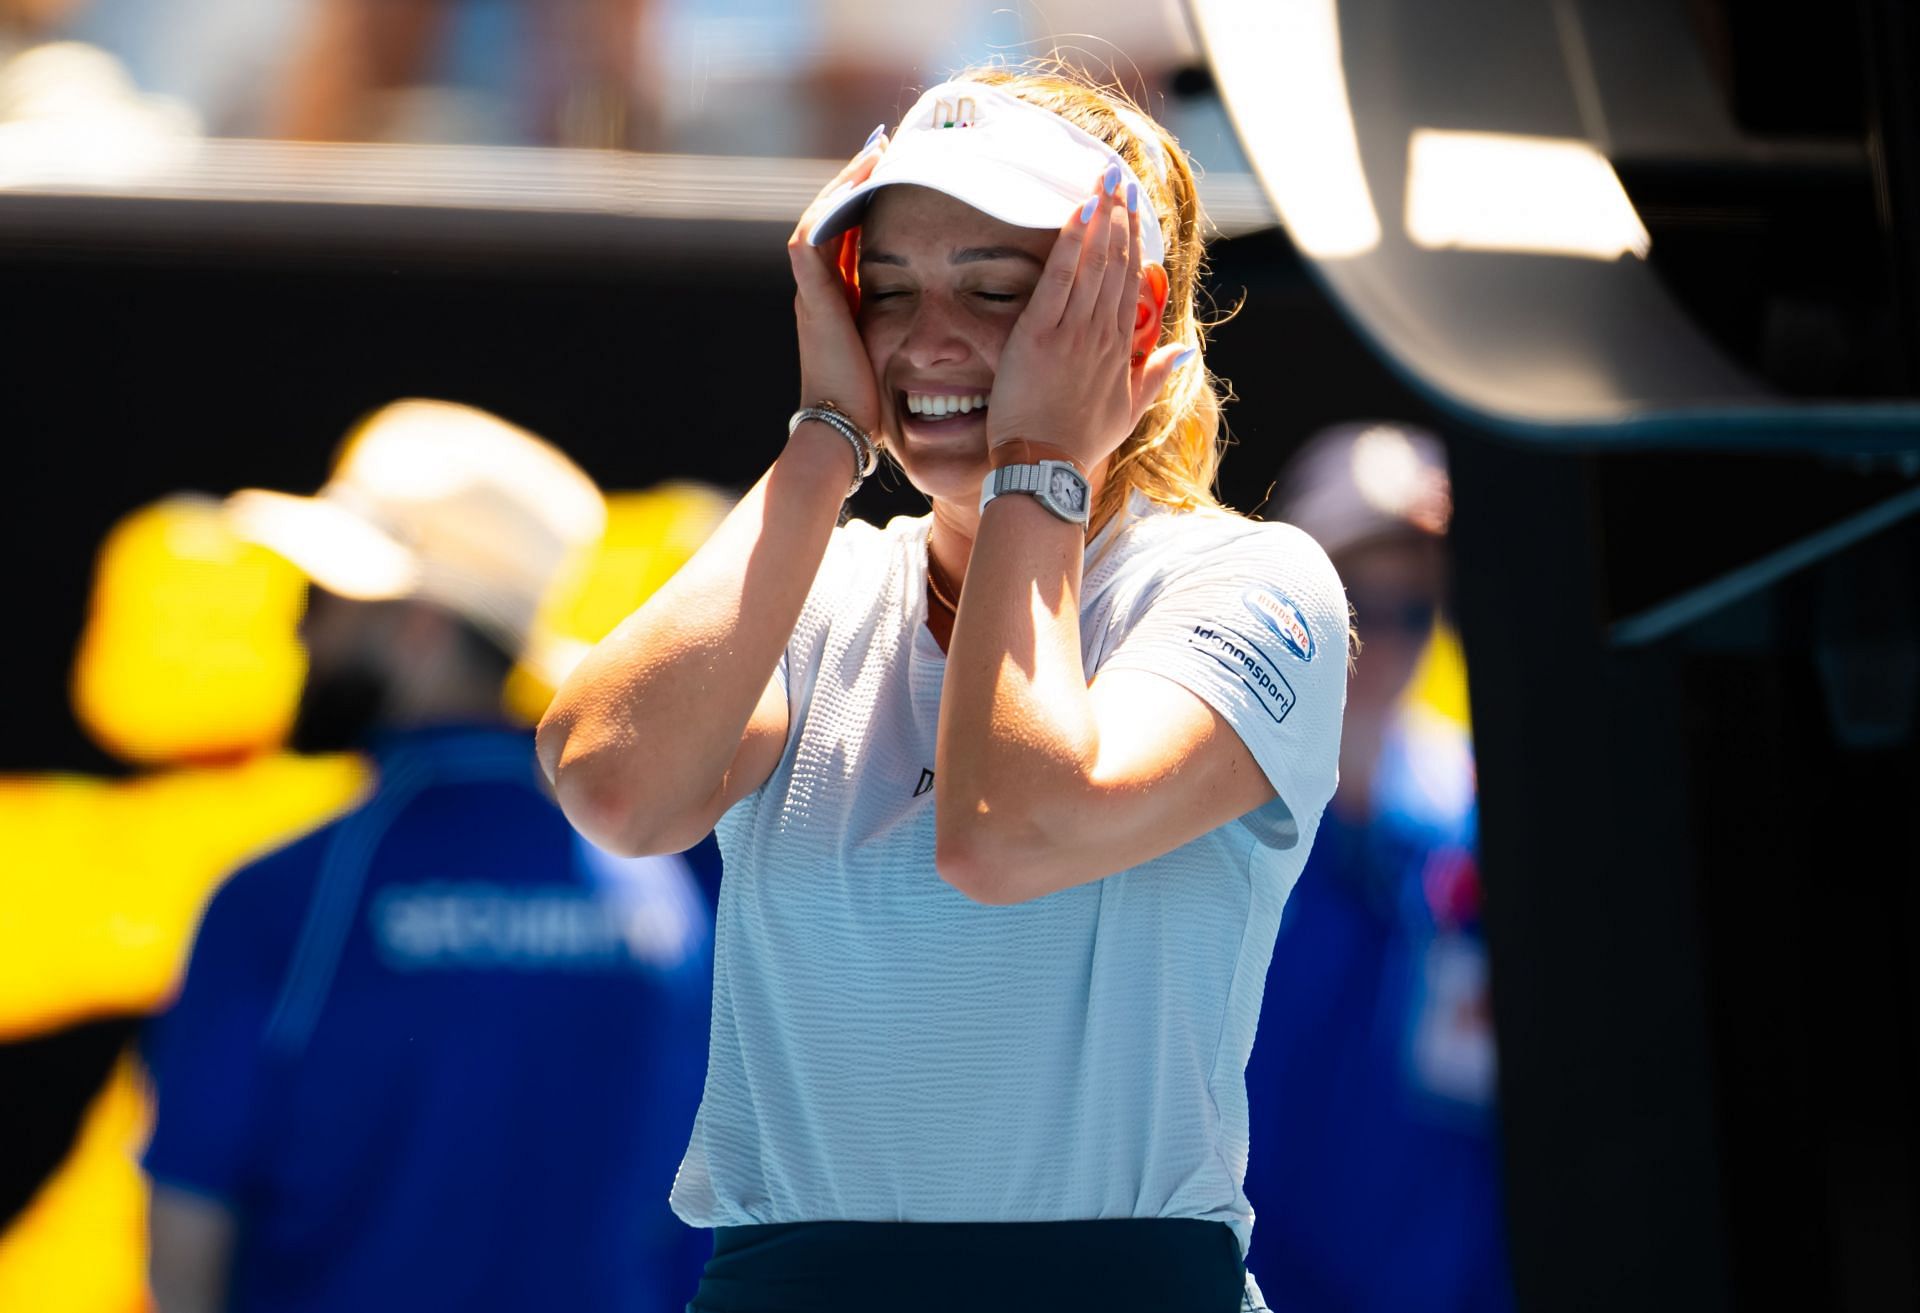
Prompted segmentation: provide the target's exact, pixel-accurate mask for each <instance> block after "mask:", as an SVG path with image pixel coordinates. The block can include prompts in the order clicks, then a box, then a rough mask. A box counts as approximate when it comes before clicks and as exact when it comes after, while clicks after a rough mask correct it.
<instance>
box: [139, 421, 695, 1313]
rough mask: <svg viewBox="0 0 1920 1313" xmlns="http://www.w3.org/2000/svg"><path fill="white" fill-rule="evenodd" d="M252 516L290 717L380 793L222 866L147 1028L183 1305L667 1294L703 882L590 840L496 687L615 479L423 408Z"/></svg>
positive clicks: (684, 1270) (677, 1242) (513, 1301)
mask: <svg viewBox="0 0 1920 1313" xmlns="http://www.w3.org/2000/svg"><path fill="white" fill-rule="evenodd" d="M228 507H229V515H230V518H231V521H232V523H233V524H234V526H235V527H236V528H237V530H238V531H239V532H240V533H241V534H242V535H243V536H244V537H246V538H248V539H251V540H252V541H254V542H257V543H260V544H263V545H265V546H268V547H270V548H271V549H272V550H274V551H275V552H278V553H280V554H282V555H284V556H285V557H286V558H287V559H288V560H290V561H292V562H293V563H294V564H296V565H297V566H299V567H300V568H301V569H302V570H303V571H305V573H306V574H307V576H308V577H309V578H310V580H311V581H312V587H311V591H310V604H309V609H308V613H307V616H306V618H305V620H304V621H303V624H302V637H303V640H304V642H305V645H306V648H307V654H308V671H307V678H306V687H305V690H304V693H303V696H302V700H301V704H300V708H299V711H298V713H297V714H296V717H295V724H294V738H295V740H296V743H297V744H298V745H300V746H304V747H320V746H354V747H358V748H362V749H364V750H366V751H367V752H368V753H369V754H370V755H371V757H372V759H373V764H374V779H375V784H374V788H373V790H372V792H371V795H370V796H369V797H367V798H366V799H365V800H364V802H363V803H362V804H361V805H360V806H358V807H356V808H355V809H353V810H351V811H349V812H348V813H347V814H346V815H344V816H342V817H341V818H340V819H338V820H337V821H335V822H333V823H332V824H330V825H327V826H325V827H323V828H321V829H319V830H317V831H315V832H313V833H312V834H310V835H308V836H306V837H304V838H302V839H300V840H298V841H296V842H294V843H293V844H291V845H289V846H287V847H284V848H282V849H280V850H279V851H277V852H274V853H272V854H270V855H268V856H266V857H263V858H261V859H260V860H258V861H256V862H254V863H252V864H251V865H249V866H247V867H245V868H244V869H242V870H241V871H240V872H238V873H237V874H235V875H234V876H233V877H232V878H230V879H229V880H228V881H227V882H226V883H225V884H224V885H223V886H222V887H221V889H220V890H219V892H218V893H217V894H216V895H215V896H214V898H213V900H212V902H211V903H210V904H209V905H208V907H207V910H206V912H205V914H204V916H203V918H202V920H201V923H200V928H199V933H198V935H197V937H196V939H195V943H194V949H193V954H192V959H191V961H190V963H189V966H188V970H187V975H186V981H185V983H184V985H183V986H182V989H181V992H180V996H179V998H178V1000H177V1001H176V1002H175V1003H174V1004H173V1006H172V1008H171V1009H170V1010H169V1011H168V1012H167V1013H166V1014H165V1015H164V1016H162V1017H161V1018H160V1019H159V1021H157V1022H156V1023H155V1024H154V1026H153V1027H152V1028H151V1032H150V1034H149V1036H148V1038H147V1043H146V1051H147V1054H148V1057H149V1061H150V1065H151V1068H152V1072H153V1078H154V1087H155V1090H156V1115H155V1121H154V1131H153V1136H152V1141H151V1143H150V1145H149V1146H148V1149H147V1152H146V1155H145V1160H144V1162H145V1167H146V1169H147V1171H148V1173H149V1175H150V1176H151V1177H152V1179H153V1182H154V1196H153V1209H152V1275H153V1288H154V1294H155V1298H156V1301H157V1303H158V1305H159V1307H160V1309H161V1310H162V1313H203V1311H206V1310H215V1309H219V1310H227V1311H228V1313H247V1310H255V1309H285V1308H292V1307H311V1308H460V1309H471V1310H500V1311H501V1313H507V1311H508V1310H525V1309H529V1308H622V1309H631V1310H646V1311H649V1313H665V1311H666V1310H670V1309H672V1310H677V1309H678V1308H680V1307H681V1306H682V1305H683V1304H684V1301H685V1298H686V1296H687V1294H688V1293H689V1291H690V1289H691V1286H692V1284H693V1281H694V1278H695V1275H696V1274H697V1271H698V1264H699V1257H700V1250H701V1248H702V1247H703V1246H702V1240H701V1237H700V1236H699V1234H698V1233H697V1232H695V1231H693V1230H691V1229H690V1228H688V1227H685V1226H683V1225H681V1224H680V1223H679V1222H678V1221H676V1220H675V1219H674V1218H673V1217H672V1215H671V1213H670V1212H669V1211H668V1209H667V1207H666V1194H667V1190H668V1188H669V1186H670V1184H671V1182H672V1179H673V1166H674V1163H675V1161H676V1159H677V1155H678V1150H679V1148H680V1137H679V1132H678V1128H679V1127H681V1126H683V1125H684V1124H685V1119H686V1118H688V1117H690V1116H691V1114H692V1109H693V1106H694V1103H695V1102H696V1099H697V1094H698V1089H699V1077H700V1069H701V1062H702V1056H703V1052H704V1041H705V1034H706V1021H707V998H708V988H709V987H708V982H707V970H708V967H707V962H708V957H707V955H708V945H709V942H710V935H711V926H710V921H709V918H708V914H707V911H706V905H705V903H704V901H703V899H702V896H701V894H700V892H699V889H698V886H697V884H696V882H695V880H694V876H693V873H692V872H691V870H690V869H689V868H688V866H687V864H686V862H685V861H684V860H682V859H681V858H679V857H677V856H658V857H652V858H646V859H641V860H637V861H635V860H626V859H617V858H613V857H609V856H608V855H607V854H605V853H603V852H600V851H599V850H597V849H594V848H593V847H591V846H590V845H588V844H587V843H585V842H584V841H583V840H581V839H580V838H579V836H578V835H576V834H575V833H574V832H573V831H572V830H571V829H570V828H569V827H568V825H567V823H566V821H565V819H564V818H563V817H562V816H561V815H560V812H559V810H558V809H557V808H556V807H555V806H554V804H553V800H552V798H551V797H550V795H549V794H548V792H547V791H546V788H545V785H544V781H542V780H541V778H540V775H539V771H538V769H537V767H536V764H535V761H534V756H533V743H532V737H531V735H530V734H529V733H528V732H527V731H526V730H525V729H524V728H522V727H520V726H516V725H513V724H510V723H508V721H507V719H506V716H505V714H504V712H503V710H502V686H503V683H504V681H505V679H506V677H507V675H508V673H509V670H510V669H511V667H512V665H513V663H514V662H515V660H517V659H518V660H528V661H532V662H535V663H543V662H545V663H557V662H561V661H563V660H564V656H565V654H564V652H553V651H549V650H547V649H545V648H544V647H543V646H542V644H541V643H540V642H539V641H538V640H536V639H535V637H534V635H535V633H536V632H537V629H538V626H537V625H536V619H537V617H538V616H539V614H540V611H541V607H542V604H543V599H544V598H545V596H546V595H547V593H548V592H549V590H550V589H551V588H552V587H553V586H554V585H555V583H556V582H557V581H559V580H561V579H562V578H563V577H564V576H565V575H566V573H567V572H568V571H569V570H570V569H572V568H574V564H575V562H577V561H579V560H580V558H581V556H582V553H583V552H584V551H585V550H586V549H587V548H589V547H591V546H592V545H593V544H594V542H595V541H596V540H597V539H598V537H599V535H600V531H601V527H602V525H603V523H604V518H605V507H604V503H603V501H602V499H601V496H600V493H599V491H598V489H596V488H595V487H594V485H593V483H592V481H591V480H590V479H588V478H587V476H586V475H585V474H584V473H582V472H581V471H580V470H579V469H578V468H577V467H576V466H574V464H573V463H572V462H571V461H569V460H568V459H567V458H566V457H565V456H563V455H562V454H561V453H560V452H559V451H557V450H556V449H555V448H553V447H551V446H549V445H548V444H546V443H544V442H542V441H540V440H539V439H537V438H535V437H534V436H533V435H531V434H529V433H527V432H526V431H524V430H522V429H520V428H517V427H515V426H514V425H511V424H509V423H507V422H505V421H504V420H501V419H498V418H496V417H494V416H492V415H489V414H486V413H484V412H482V411H478V410H474V409H472V408H469V407H465V406H457V405H452V404H448V403H445V402H433V401H403V402H399V403H396V404H394V405H392V406H389V407H387V408H385V409H383V410H381V411H379V412H377V413H376V414H374V415H373V416H371V417H370V418H369V419H367V420H366V421H365V422H364V423H363V424H362V425H361V426H360V428H359V429H358V430H357V431H356V432H355V433H354V434H353V435H351V436H350V437H349V439H348V441H347V444H346V446H345V449H344V451H343V453H342V455H341V457H340V460H339V462H338V465H337V467H336V470H335V472H334V475H333V477H332V478H331V479H330V480H329V482H328V483H327V485H326V486H325V487H324V488H323V489H321V491H320V492H319V493H318V494H317V495H316V496H313V497H295V496H288V495H285V494H281V493H273V492H263V491H252V490H250V491H246V492H241V493H237V494H235V495H234V496H233V498H231V500H230V501H229V503H228ZM548 669H549V673H550V674H551V675H553V676H555V677H557V676H558V675H559V674H560V673H563V671H560V670H557V669H553V668H552V665H549V667H548Z"/></svg>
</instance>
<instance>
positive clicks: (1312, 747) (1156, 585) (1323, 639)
mask: <svg viewBox="0 0 1920 1313" xmlns="http://www.w3.org/2000/svg"><path fill="white" fill-rule="evenodd" d="M1196 528H1198V526H1196ZM1138 596H1139V601H1138V602H1137V603H1135V604H1134V605H1133V606H1131V607H1130V608H1128V610H1129V614H1128V615H1127V616H1126V617H1124V619H1122V621H1121V623H1122V624H1123V625H1124V633H1123V634H1121V635H1120V636H1119V638H1118V640H1117V642H1115V643H1114V644H1113V645H1112V646H1110V647H1109V649H1108V655H1107V658H1106V659H1105V660H1104V661H1103V662H1101V664H1100V667H1099V671H1097V672H1096V674H1098V673H1104V672H1106V671H1109V670H1122V669H1127V670H1144V671H1147V672H1149V673H1152V674H1155V675H1159V676H1161V677H1162V678H1165V679H1170V680H1172V681H1173V682H1175V683H1177V684H1179V685H1181V686H1182V687H1183V688H1185V689H1187V690H1188V691H1189V692H1191V693H1193V694H1194V695H1195V696H1197V697H1198V698H1200V700H1201V701H1203V702H1205V703H1206V704H1207V705H1208V706H1210V707H1212V708H1213V709H1214V710H1215V711H1217V712H1218V713H1220V715H1221V717H1222V718H1223V719H1225V720H1226V722H1227V723H1228V724H1229V725H1231V726H1232V727H1233V730H1234V732H1235V733H1236V734H1238V735H1239V736H1240V739H1241V741H1242V742H1243V743H1245V744H1246V745H1247V748H1248V750H1249V751H1250V752H1252V754H1253V757H1254V760H1255V761H1257V762H1258V763H1259V764H1260V768H1261V770H1263V771H1264V772H1266V776H1267V779H1268V780H1269V781H1270V782H1271V783H1272V785H1273V788H1274V792H1275V793H1276V794H1278V795H1279V796H1278V798H1277V799H1276V800H1275V801H1274V802H1272V803H1269V804H1267V805H1266V806H1265V807H1262V808H1260V809H1259V810H1257V811H1255V812H1252V813H1250V814H1249V815H1248V816H1247V817H1245V818H1244V821H1245V823H1246V825H1247V826H1248V827H1249V828H1250V829H1251V830H1252V831H1253V833H1254V835H1255V837H1256V838H1257V839H1259V841H1260V842H1261V843H1263V844H1265V845H1267V846H1268V847H1272V848H1283V849H1284V848H1291V847H1293V846H1294V845H1295V844H1296V843H1298V842H1299V841H1300V838H1301V836H1302V835H1303V834H1306V835H1311V833H1312V831H1313V828H1314V826H1315V824H1316V823H1317V821H1318V818H1319V816H1320V813H1321V812H1322V810H1324V809H1325V807H1326V805H1327V802H1328V800H1329V799H1331V798H1332V797H1333V790H1334V785H1335V784H1336V783H1337V782H1338V779H1339V759H1340V721H1341V715H1342V713H1343V712H1344V710H1345V707H1346V693H1347V604H1346V594H1345V592H1344V591H1343V590H1342V588H1341V586H1340V580H1339V577H1338V576H1337V575H1336V574H1335V573H1334V570H1333V565H1332V563H1331V562H1329V561H1328V560H1327V557H1326V554H1325V553H1324V552H1323V551H1321V550H1320V547H1319V545H1318V544H1317V543H1315V542H1314V541H1313V540H1312V539H1311V538H1309V537H1308V536H1307V535H1306V534H1304V533H1302V532H1300V531H1299V530H1298V529H1295V528H1292V527H1291V526H1289V525H1283V524H1248V525H1246V526H1245V528H1244V530H1243V531H1242V532H1240V533H1239V534H1237V535H1234V536H1232V537H1227V538H1225V539H1224V540H1221V539H1220V538H1218V537H1214V538H1212V541H1210V542H1207V543H1205V544H1204V547H1203V549H1201V550H1199V551H1198V553H1197V554H1195V555H1191V556H1184V557H1178V558H1175V564H1173V565H1171V566H1168V567H1165V568H1164V569H1163V570H1161V571H1160V573H1159V577H1158V578H1157V579H1155V580H1154V582H1153V583H1152V585H1151V586H1149V587H1146V588H1144V589H1142V590H1141V591H1140V592H1139V594H1138Z"/></svg>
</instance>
